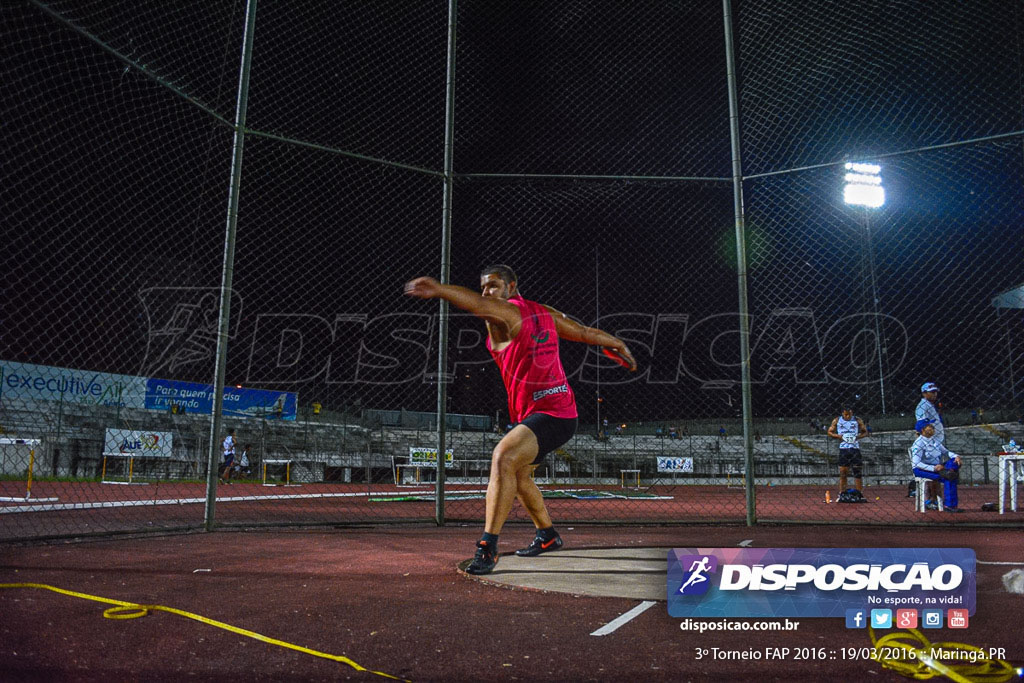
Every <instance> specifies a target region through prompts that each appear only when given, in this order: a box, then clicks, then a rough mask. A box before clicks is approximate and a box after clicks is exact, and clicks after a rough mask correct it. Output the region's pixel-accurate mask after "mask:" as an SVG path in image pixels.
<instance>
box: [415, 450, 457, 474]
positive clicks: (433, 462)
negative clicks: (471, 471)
mask: <svg viewBox="0 0 1024 683" xmlns="http://www.w3.org/2000/svg"><path fill="white" fill-rule="evenodd" d="M409 462H410V463H412V464H418V463H422V464H423V465H425V466H430V467H437V449H436V448H417V447H416V446H410V447H409ZM451 467H455V455H454V454H453V453H452V450H451V449H450V448H449V449H446V450H445V452H444V468H445V469H449V468H451Z"/></svg>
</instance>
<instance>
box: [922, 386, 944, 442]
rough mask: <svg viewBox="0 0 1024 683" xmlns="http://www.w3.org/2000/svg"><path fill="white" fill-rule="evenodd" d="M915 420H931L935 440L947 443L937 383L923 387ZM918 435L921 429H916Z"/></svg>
mask: <svg viewBox="0 0 1024 683" xmlns="http://www.w3.org/2000/svg"><path fill="white" fill-rule="evenodd" d="M914 419H915V420H931V421H932V423H933V424H934V426H935V437H934V438H935V439H936V440H937V441H938V442H939V443H946V430H945V429H944V426H945V423H944V422H943V421H942V415H940V414H939V385H938V384H936V383H935V382H925V383H924V384H922V385H921V402H920V403H918V404H917V408H916V409H915V410H914ZM914 429H915V430H916V431H917V433H918V434H920V433H921V430H920V429H917V427H915V428H914Z"/></svg>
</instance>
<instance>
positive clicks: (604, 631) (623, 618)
mask: <svg viewBox="0 0 1024 683" xmlns="http://www.w3.org/2000/svg"><path fill="white" fill-rule="evenodd" d="M654 605H655V602H654V601H653V600H644V601H643V602H641V603H640V604H639V605H637V606H636V607H634V608H633V609H631V610H629V611H628V612H626V613H625V614H621V615H619V616H618V617H616V618H615V619H613V620H611V621H609V622H608V623H607V624H605V625H604V626H602V627H601V628H599V629H597V630H596V631H594V632H593V633H591V634H590V635H592V636H606V635H608V634H609V633H612V632H613V631H615V630H616V629H618V628H619V627H620V626H622V625H623V624H625V623H627V622H629V621H632V620H633V619H635V618H636V617H638V616H640V615H641V614H643V613H644V612H646V611H647V610H649V609H650V608H651V607H654Z"/></svg>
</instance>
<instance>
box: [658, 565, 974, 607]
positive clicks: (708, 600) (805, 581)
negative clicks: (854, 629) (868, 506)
mask: <svg viewBox="0 0 1024 683" xmlns="http://www.w3.org/2000/svg"><path fill="white" fill-rule="evenodd" d="M975 563H976V558H975V555H974V551H973V550H970V549H968V548H674V549H672V550H669V551H668V583H667V594H668V613H669V615H671V616H673V617H730V618H742V617H844V618H845V615H846V610H847V609H850V608H869V609H870V608H894V607H897V608H916V609H926V608H944V609H949V608H960V609H967V610H968V613H969V614H970V615H972V616H973V615H974V603H975V592H976V573H975Z"/></svg>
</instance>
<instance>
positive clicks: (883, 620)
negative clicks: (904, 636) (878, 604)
mask: <svg viewBox="0 0 1024 683" xmlns="http://www.w3.org/2000/svg"><path fill="white" fill-rule="evenodd" d="M871 625H872V626H874V627H875V628H892V610H891V609H873V610H871Z"/></svg>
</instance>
